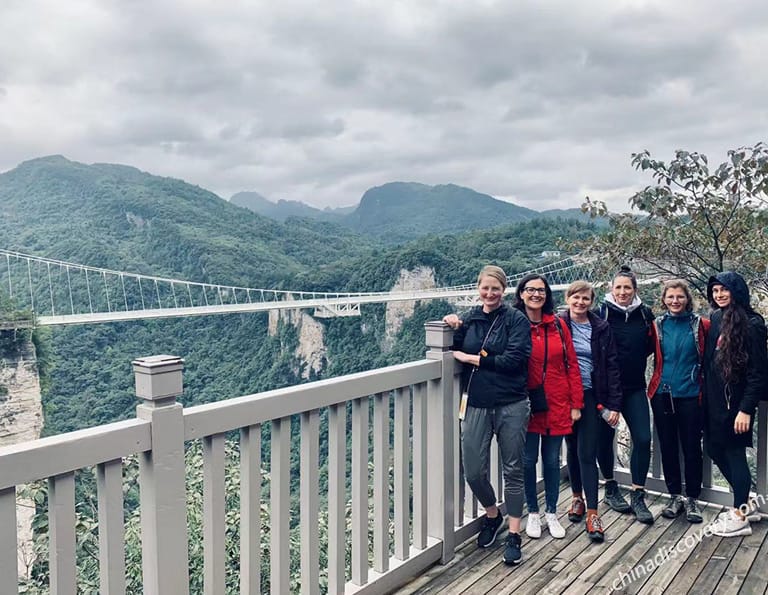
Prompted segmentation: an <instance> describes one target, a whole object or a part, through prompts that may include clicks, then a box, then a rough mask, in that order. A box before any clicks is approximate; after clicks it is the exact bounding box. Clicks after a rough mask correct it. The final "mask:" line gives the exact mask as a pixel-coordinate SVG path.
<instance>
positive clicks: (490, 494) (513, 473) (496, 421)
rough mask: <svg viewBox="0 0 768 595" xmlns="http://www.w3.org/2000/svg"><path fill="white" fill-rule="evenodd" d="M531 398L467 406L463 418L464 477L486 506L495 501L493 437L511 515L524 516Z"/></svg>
mask: <svg viewBox="0 0 768 595" xmlns="http://www.w3.org/2000/svg"><path fill="white" fill-rule="evenodd" d="M529 414H530V406H529V404H528V399H523V400H522V401H517V402H515V403H510V404H509V405H499V406H498V407H492V408H487V409H486V408H480V407H467V414H466V416H465V417H464V421H462V422H461V455H462V464H463V466H464V477H465V478H466V480H467V483H468V484H469V487H470V488H471V489H472V493H473V494H474V495H475V496H476V497H477V499H478V500H479V501H480V504H482V505H483V506H484V507H485V508H488V507H489V506H493V505H495V504H496V494H495V493H494V491H493V486H492V485H491V482H490V481H489V480H488V472H489V469H490V456H491V438H492V437H493V435H494V434H496V441H497V442H498V444H499V450H500V451H501V465H502V468H503V471H504V503H505V504H506V505H507V514H508V515H509V516H511V517H518V518H519V517H521V516H523V449H524V448H525V434H526V430H527V429H528V416H529Z"/></svg>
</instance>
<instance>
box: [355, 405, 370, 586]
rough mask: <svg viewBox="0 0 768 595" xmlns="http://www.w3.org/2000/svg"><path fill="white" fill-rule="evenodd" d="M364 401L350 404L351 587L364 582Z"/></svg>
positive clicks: (366, 510)
mask: <svg viewBox="0 0 768 595" xmlns="http://www.w3.org/2000/svg"><path fill="white" fill-rule="evenodd" d="M368 402H369V400H368V397H363V398H360V399H355V400H354V401H352V583H353V584H355V585H364V584H365V583H367V582H368Z"/></svg>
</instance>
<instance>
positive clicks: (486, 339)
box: [467, 312, 502, 392]
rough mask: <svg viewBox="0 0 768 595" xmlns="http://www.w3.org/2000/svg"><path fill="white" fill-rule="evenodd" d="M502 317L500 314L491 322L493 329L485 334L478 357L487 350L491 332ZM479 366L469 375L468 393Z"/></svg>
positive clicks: (473, 367) (473, 368)
mask: <svg viewBox="0 0 768 595" xmlns="http://www.w3.org/2000/svg"><path fill="white" fill-rule="evenodd" d="M501 316H502V313H501V312H499V313H498V314H497V315H496V318H494V319H493V322H491V327H490V328H489V329H488V332H487V333H485V338H484V339H483V342H482V344H481V345H480V351H478V353H477V354H478V355H480V353H481V352H482V351H483V350H484V349H485V344H486V343H487V342H488V337H490V336H491V331H492V330H493V327H494V326H495V325H496V321H497V320H498V319H499V318H500V317H501ZM478 367H479V366H472V372H470V374H469V380H467V392H469V385H470V384H472V377H473V376H474V375H475V370H477V368H478Z"/></svg>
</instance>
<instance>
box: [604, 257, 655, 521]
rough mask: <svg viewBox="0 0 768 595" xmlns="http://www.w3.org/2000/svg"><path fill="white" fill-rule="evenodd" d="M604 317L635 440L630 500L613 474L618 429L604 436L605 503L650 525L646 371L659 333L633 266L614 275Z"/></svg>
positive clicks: (623, 410) (623, 406)
mask: <svg viewBox="0 0 768 595" xmlns="http://www.w3.org/2000/svg"><path fill="white" fill-rule="evenodd" d="M600 315H601V318H604V319H606V320H607V321H608V324H610V325H611V331H612V332H613V337H614V339H615V340H616V349H617V353H618V356H619V375H620V377H621V392H622V400H621V414H622V416H623V417H624V420H625V421H626V422H627V426H628V427H629V435H630V438H631V439H632V452H631V454H630V459H629V468H630V471H631V474H632V492H631V497H630V504H627V501H626V500H625V499H624V497H623V496H622V494H621V490H619V486H618V484H617V483H616V480H615V479H614V478H613V467H614V454H613V435H614V433H615V432H614V431H613V430H612V431H611V432H609V433H607V434H605V435H601V436H600V444H599V445H598V451H597V452H598V457H599V459H600V470H601V471H602V472H603V477H604V478H605V480H606V481H605V503H606V504H608V506H610V507H611V508H612V509H613V510H616V511H618V512H632V513H634V515H635V517H636V518H637V520H638V521H639V522H641V523H645V524H648V525H650V524H653V514H651V511H650V510H648V506H647V505H646V504H645V480H646V478H647V476H648V469H649V467H650V465H651V414H650V408H649V407H648V397H647V396H646V391H645V369H646V367H647V364H648V356H649V355H650V354H651V353H653V348H654V344H655V338H654V336H655V331H654V328H653V312H651V309H650V308H649V307H648V306H646V305H645V304H643V303H642V301H641V300H640V297H639V296H638V295H637V278H636V277H635V274H634V273H633V272H632V270H631V269H630V268H629V267H627V266H623V267H621V269H620V270H619V272H618V273H617V274H616V275H615V276H614V278H613V282H612V283H611V291H610V292H609V293H608V294H606V296H605V301H604V302H603V305H602V307H601V309H600ZM606 473H607V475H606Z"/></svg>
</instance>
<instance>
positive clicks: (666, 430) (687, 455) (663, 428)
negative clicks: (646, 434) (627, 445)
mask: <svg viewBox="0 0 768 595" xmlns="http://www.w3.org/2000/svg"><path fill="white" fill-rule="evenodd" d="M651 409H653V421H654V424H656V431H657V432H658V434H659V445H660V446H661V465H662V468H663V469H664V481H665V482H666V484H667V490H669V493H670V494H682V493H683V492H682V489H683V484H682V478H681V474H680V448H682V451H683V464H684V466H685V495H686V496H689V497H691V498H698V497H699V494H701V468H702V458H701V431H702V409H701V405H700V404H699V398H698V397H690V398H685V399H674V398H670V397H669V396H668V394H659V393H657V394H656V395H654V397H653V398H652V399H651ZM678 444H679V446H678Z"/></svg>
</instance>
